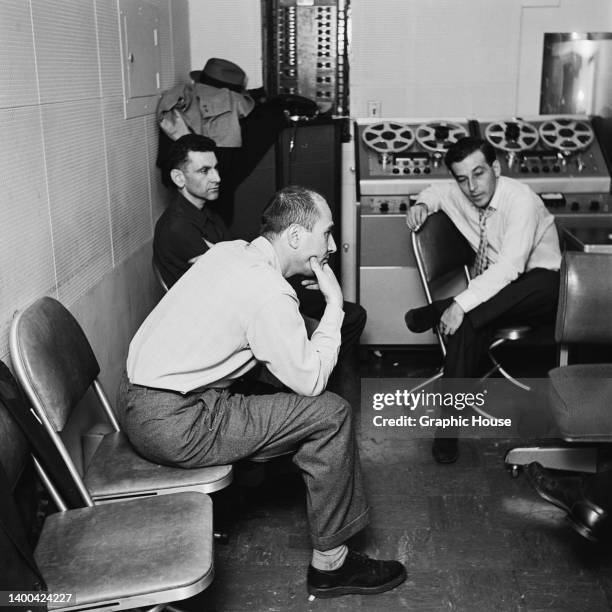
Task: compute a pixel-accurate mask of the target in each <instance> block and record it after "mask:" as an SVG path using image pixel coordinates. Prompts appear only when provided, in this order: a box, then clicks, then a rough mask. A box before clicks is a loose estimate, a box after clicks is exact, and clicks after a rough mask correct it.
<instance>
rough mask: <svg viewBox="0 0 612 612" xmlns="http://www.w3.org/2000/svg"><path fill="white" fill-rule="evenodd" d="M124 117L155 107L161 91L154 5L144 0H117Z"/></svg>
mask: <svg viewBox="0 0 612 612" xmlns="http://www.w3.org/2000/svg"><path fill="white" fill-rule="evenodd" d="M118 6H119V20H120V29H121V68H122V72H123V100H124V112H125V118H126V119H129V118H131V117H139V116H141V115H149V114H151V113H152V112H154V111H155V107H156V106H157V100H158V97H159V94H160V93H161V87H160V75H161V54H160V49H159V15H158V8H157V6H155V5H154V4H152V3H151V2H147V1H146V0H118Z"/></svg>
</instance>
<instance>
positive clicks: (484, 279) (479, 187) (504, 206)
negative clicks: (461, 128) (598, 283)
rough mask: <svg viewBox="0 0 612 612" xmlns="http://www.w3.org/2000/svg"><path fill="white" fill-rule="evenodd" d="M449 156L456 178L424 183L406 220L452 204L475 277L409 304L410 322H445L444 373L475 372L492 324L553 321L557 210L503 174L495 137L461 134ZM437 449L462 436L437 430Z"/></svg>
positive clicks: (441, 454)
mask: <svg viewBox="0 0 612 612" xmlns="http://www.w3.org/2000/svg"><path fill="white" fill-rule="evenodd" d="M444 161H445V164H446V166H447V168H448V169H449V171H450V173H451V174H452V176H453V178H454V179H455V182H454V183H448V184H444V185H439V186H438V185H436V186H430V187H427V188H426V189H425V190H423V191H422V192H421V193H420V194H419V195H418V197H417V203H416V205H415V206H412V207H411V208H410V209H409V210H408V213H407V216H406V224H407V225H408V227H409V228H410V229H411V230H413V231H415V230H417V229H418V228H419V227H420V226H421V225H422V224H423V222H424V221H425V219H426V218H427V216H428V215H429V214H431V213H434V212H436V211H439V210H441V211H443V212H445V213H446V215H447V216H448V217H449V218H450V220H451V221H452V222H453V223H454V224H455V226H456V227H457V229H458V230H459V231H460V232H461V233H462V234H463V236H465V238H466V239H467V241H468V242H469V244H470V245H471V247H472V248H473V249H474V252H475V253H476V255H475V260H474V264H473V267H472V280H471V281H470V283H469V284H468V286H467V288H466V289H465V290H464V291H462V292H461V293H459V294H458V295H456V296H455V297H454V298H449V299H447V300H440V301H436V302H434V303H433V304H431V305H428V306H424V307H422V308H415V309H413V310H409V311H408V312H407V313H406V324H407V325H408V328H409V329H410V330H411V331H413V332H415V333H420V332H424V331H427V330H429V329H431V328H432V327H434V326H435V325H438V326H439V329H440V331H441V333H442V334H444V335H445V336H446V344H447V354H446V358H445V362H444V377H446V378H457V379H459V378H476V377H478V376H479V375H480V373H481V371H480V364H481V361H482V357H483V355H484V354H485V353H486V350H487V347H488V345H489V341H490V337H491V331H492V329H493V328H495V327H500V326H504V325H517V324H523V325H536V326H537V325H542V324H546V323H548V322H553V321H554V317H555V313H556V309H557V300H558V293H559V266H560V264H561V252H560V249H559V239H558V235H557V230H556V228H555V222H554V217H553V216H552V215H551V214H550V213H549V212H548V211H547V210H546V207H545V206H544V203H543V202H542V200H541V199H540V197H539V196H538V195H536V194H535V193H534V192H533V190H532V189H531V188H530V187H528V186H527V185H525V184H523V183H521V182H520V181H517V180H514V179H511V178H508V177H503V176H501V168H500V164H499V162H498V161H497V159H496V157H495V149H494V148H493V147H492V146H491V145H490V144H489V143H488V142H486V141H485V140H482V139H480V138H472V137H466V138H461V139H460V140H458V141H457V142H456V143H454V144H452V145H451V146H450V147H449V149H448V151H447V153H446V156H445V160H444ZM440 248H444V245H440ZM432 451H433V455H434V458H435V459H436V461H438V462H439V463H452V462H454V461H455V460H456V459H457V457H458V445H457V438H449V437H444V438H442V437H436V438H435V439H434V444H433V449H432Z"/></svg>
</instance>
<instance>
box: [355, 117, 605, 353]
mask: <svg viewBox="0 0 612 612" xmlns="http://www.w3.org/2000/svg"><path fill="white" fill-rule="evenodd" d="M594 119H595V118H594ZM594 128H595V129H594ZM600 130H603V125H602V124H600V125H599V129H598V125H597V124H596V122H595V121H594V120H591V119H589V118H588V117H584V116H560V117H554V116H550V117H549V116H539V117H531V118H520V119H518V118H513V119H504V120H499V119H489V120H474V119H471V120H468V119H444V120H440V119H436V120H423V119H421V120H415V119H380V118H370V119H360V120H358V121H357V122H356V124H355V155H356V162H357V163H356V166H357V182H356V188H357V194H358V195H357V199H358V201H359V202H358V204H359V205H358V206H357V208H356V213H357V214H356V225H357V236H358V249H357V268H358V269H357V287H356V291H357V294H358V296H359V302H360V303H361V304H362V305H363V306H364V307H365V308H366V310H367V311H368V323H367V325H366V328H365V330H364V334H363V336H362V342H363V344H366V345H367V344H370V345H379V346H380V345H398V344H434V343H435V337H434V336H433V334H429V333H427V334H412V333H411V332H409V331H408V330H407V329H406V326H405V325H404V321H403V315H404V313H405V312H406V311H407V310H408V309H410V308H413V307H416V306H421V305H423V304H424V303H425V298H424V296H423V291H422V288H421V283H420V280H419V276H418V271H417V267H416V262H415V260H414V255H413V253H412V247H411V245H410V232H409V231H408V229H407V227H406V223H405V214H406V211H407V210H408V208H409V207H410V206H411V205H412V204H414V202H415V201H416V194H418V193H419V192H420V191H421V190H422V189H424V188H425V187H427V186H428V185H432V184H436V183H442V182H449V181H452V180H453V178H452V176H451V175H450V173H449V172H448V170H447V169H446V166H445V164H444V155H445V154H446V151H447V150H448V147H449V146H450V145H451V144H452V143H454V142H456V141H457V140H458V139H459V138H462V137H463V136H468V135H469V136H475V137H482V138H484V139H486V140H487V141H488V142H489V143H491V144H492V145H493V147H494V148H495V150H496V153H497V159H498V161H499V163H500V165H501V173H502V175H504V176H509V177H511V178H515V179H517V180H520V181H522V182H525V183H527V184H529V185H530V186H531V188H532V189H533V190H534V191H535V192H536V193H539V194H540V197H541V198H542V200H543V201H544V203H545V204H546V206H547V207H548V209H549V210H550V212H552V213H553V214H554V215H555V218H556V220H557V223H558V224H559V225H563V224H568V223H570V222H571V223H575V222H576V221H577V220H578V221H579V222H588V223H592V222H593V221H594V222H595V223H597V219H598V218H602V217H608V218H609V217H610V215H611V214H612V196H611V195H610V172H609V170H608V167H607V164H606V159H605V157H604V154H603V153H602V149H601V146H600V142H599V138H598V135H601V134H600ZM607 140H610V138H608V139H605V138H603V137H602V143H604V142H606V141H607ZM611 146H612V145H611ZM607 153H608V154H609V153H610V150H609V149H607ZM611 157H612V156H611ZM450 294H453V291H451V292H450ZM381 296H384V299H381Z"/></svg>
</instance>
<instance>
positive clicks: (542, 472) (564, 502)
mask: <svg viewBox="0 0 612 612" xmlns="http://www.w3.org/2000/svg"><path fill="white" fill-rule="evenodd" d="M525 474H526V476H527V480H529V482H530V483H531V486H532V487H533V488H534V489H535V490H536V492H537V494H538V495H539V496H540V497H541V498H542V499H545V500H546V501H547V502H549V503H551V504H553V505H554V506H557V508H561V510H564V511H565V512H567V513H568V514H569V513H570V511H571V508H572V506H573V505H574V504H575V503H576V502H577V501H578V500H580V499H583V492H582V477H580V476H565V477H560V478H557V477H556V476H555V474H554V471H553V470H547V469H546V468H545V467H542V465H541V464H539V463H537V462H534V463H530V464H529V465H528V466H527V467H526V468H525Z"/></svg>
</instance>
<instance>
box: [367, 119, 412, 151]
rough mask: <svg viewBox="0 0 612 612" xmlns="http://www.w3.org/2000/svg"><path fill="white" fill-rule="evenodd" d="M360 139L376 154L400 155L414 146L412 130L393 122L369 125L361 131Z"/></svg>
mask: <svg viewBox="0 0 612 612" xmlns="http://www.w3.org/2000/svg"><path fill="white" fill-rule="evenodd" d="M361 138H362V140H363V142H365V144H366V145H367V146H368V147H370V148H371V149H374V151H376V152H377V153H401V152H402V151H405V150H406V149H408V148H410V147H411V146H412V145H413V144H414V132H413V131H412V128H411V127H410V126H408V125H404V124H402V123H396V122H395V121H383V122H381V123H374V124H372V125H369V126H368V127H367V128H366V129H365V130H364V131H363V134H362V135H361Z"/></svg>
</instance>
